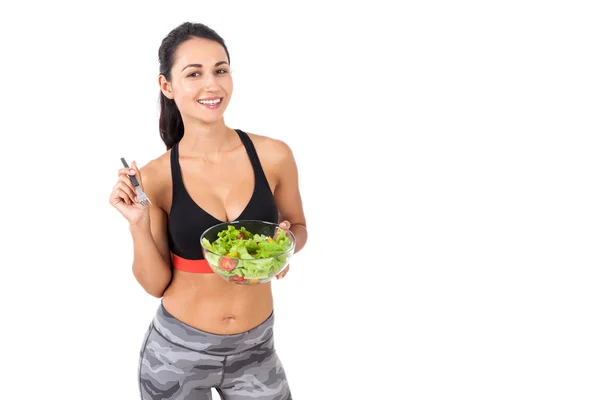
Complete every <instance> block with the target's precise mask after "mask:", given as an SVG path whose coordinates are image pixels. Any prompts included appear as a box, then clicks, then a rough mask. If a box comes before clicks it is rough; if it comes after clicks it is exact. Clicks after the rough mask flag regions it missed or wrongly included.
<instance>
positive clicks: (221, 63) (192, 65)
mask: <svg viewBox="0 0 600 400" xmlns="http://www.w3.org/2000/svg"><path fill="white" fill-rule="evenodd" d="M223 64H229V63H228V62H227V61H219V62H218V63H216V64H215V67H218V66H219V65H223ZM192 67H194V68H202V67H203V65H202V64H188V65H186V66H185V67H183V69H182V71H185V70H186V69H187V68H192Z"/></svg>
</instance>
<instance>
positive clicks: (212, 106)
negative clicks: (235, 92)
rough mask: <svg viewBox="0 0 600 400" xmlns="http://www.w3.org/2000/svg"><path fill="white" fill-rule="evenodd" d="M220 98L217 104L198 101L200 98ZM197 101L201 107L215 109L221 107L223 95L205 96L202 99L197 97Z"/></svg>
mask: <svg viewBox="0 0 600 400" xmlns="http://www.w3.org/2000/svg"><path fill="white" fill-rule="evenodd" d="M219 99H220V100H221V101H220V102H218V103H217V104H202V103H200V101H201V100H219ZM197 103H198V104H199V105H201V106H202V107H205V108H208V109H209V110H216V109H217V108H219V107H221V104H223V97H218V96H213V97H205V98H203V99H198V101H197Z"/></svg>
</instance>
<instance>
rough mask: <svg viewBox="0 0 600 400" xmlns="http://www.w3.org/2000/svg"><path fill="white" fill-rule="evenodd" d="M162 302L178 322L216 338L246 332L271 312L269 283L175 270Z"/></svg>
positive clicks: (271, 302)
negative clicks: (239, 282) (239, 281)
mask: <svg viewBox="0 0 600 400" xmlns="http://www.w3.org/2000/svg"><path fill="white" fill-rule="evenodd" d="M162 303H163V305H164V307H165V309H166V310H167V311H168V312H169V313H171V315H173V316H174V317H175V318H177V319H178V320H180V321H181V322H183V323H185V324H187V325H190V326H192V327H194V328H196V329H200V330H202V331H205V332H210V333H214V334H219V335H231V334H235V333H241V332H246V331H248V330H250V329H252V328H254V327H256V326H258V325H260V324H261V323H262V322H264V321H265V320H266V319H267V318H268V317H269V316H270V315H271V313H272V312H273V294H272V291H271V283H270V282H267V283H262V284H255V285H242V284H236V283H232V282H228V281H226V280H225V279H223V278H221V277H220V276H218V275H216V274H214V273H208V274H207V273H200V274H199V273H191V272H185V271H180V270H176V269H174V270H173V279H172V280H171V284H170V285H169V287H168V288H167V290H166V291H165V293H164V295H163V297H162Z"/></svg>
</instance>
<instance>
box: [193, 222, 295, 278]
mask: <svg viewBox="0 0 600 400" xmlns="http://www.w3.org/2000/svg"><path fill="white" fill-rule="evenodd" d="M202 244H203V245H204V247H205V248H206V249H207V250H209V251H211V252H213V253H215V254H210V253H206V259H207V261H208V262H209V263H210V264H211V265H213V266H214V267H216V269H217V271H218V273H220V274H222V275H223V276H225V277H238V278H240V279H241V280H260V279H266V278H270V277H272V276H273V275H274V274H276V273H278V272H279V271H280V270H281V269H282V268H283V267H284V266H285V265H286V263H287V262H288V259H289V257H290V256H291V254H290V253H291V252H290V253H287V254H284V253H286V252H287V251H288V250H289V249H290V247H291V246H292V243H291V241H290V239H289V237H288V236H287V235H286V234H285V231H284V230H283V229H279V230H278V231H277V234H276V235H275V237H273V238H271V237H269V236H267V235H259V234H254V233H252V232H250V231H248V230H247V229H246V228H245V227H243V226H242V227H240V228H239V229H236V228H235V227H234V226H233V225H229V226H228V227H227V229H224V230H222V231H221V232H219V233H218V234H217V239H216V240H214V241H213V242H212V243H211V242H210V241H209V240H208V239H207V238H203V239H202ZM222 256H224V257H227V258H222Z"/></svg>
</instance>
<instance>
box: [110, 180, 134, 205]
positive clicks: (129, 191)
mask: <svg viewBox="0 0 600 400" xmlns="http://www.w3.org/2000/svg"><path fill="white" fill-rule="evenodd" d="M125 179H127V178H125ZM129 183H130V184H131V182H129ZM115 189H120V190H122V191H123V192H125V193H127V195H128V198H129V199H130V200H131V201H132V202H135V201H136V197H137V193H136V191H135V188H133V187H132V186H131V185H129V184H127V182H125V181H122V180H119V181H118V182H117V184H116V185H115Z"/></svg>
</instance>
